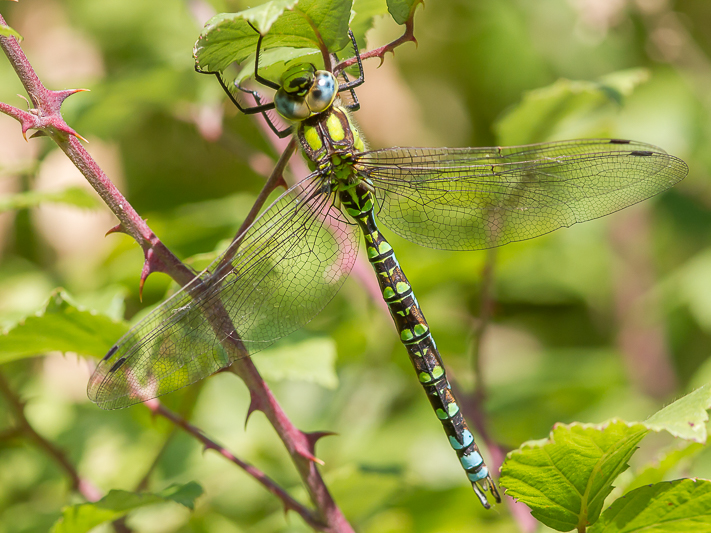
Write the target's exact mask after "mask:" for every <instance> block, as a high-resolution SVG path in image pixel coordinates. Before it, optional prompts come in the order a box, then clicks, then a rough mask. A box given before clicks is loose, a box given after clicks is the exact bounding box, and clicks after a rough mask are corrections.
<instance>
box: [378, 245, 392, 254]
mask: <svg viewBox="0 0 711 533" xmlns="http://www.w3.org/2000/svg"><path fill="white" fill-rule="evenodd" d="M392 249H393V247H392V246H390V244H389V243H387V242H381V243H380V246H378V250H380V253H381V255H382V254H385V253H387V252H389V251H390V250H392Z"/></svg>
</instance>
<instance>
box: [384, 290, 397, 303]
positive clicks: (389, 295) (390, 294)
mask: <svg viewBox="0 0 711 533" xmlns="http://www.w3.org/2000/svg"><path fill="white" fill-rule="evenodd" d="M394 296H395V291H394V290H393V289H392V287H385V289H384V290H383V298H385V299H386V300H389V299H390V298H392V297H394Z"/></svg>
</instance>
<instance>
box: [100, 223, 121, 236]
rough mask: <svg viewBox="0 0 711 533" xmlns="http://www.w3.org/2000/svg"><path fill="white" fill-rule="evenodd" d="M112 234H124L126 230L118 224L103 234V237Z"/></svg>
mask: <svg viewBox="0 0 711 533" xmlns="http://www.w3.org/2000/svg"><path fill="white" fill-rule="evenodd" d="M112 233H123V234H126V230H125V229H123V226H122V225H121V223H120V222H119V223H118V224H116V225H115V226H114V227H113V228H111V229H110V230H109V231H107V232H106V233H105V234H104V237H108V236H109V235H111V234H112Z"/></svg>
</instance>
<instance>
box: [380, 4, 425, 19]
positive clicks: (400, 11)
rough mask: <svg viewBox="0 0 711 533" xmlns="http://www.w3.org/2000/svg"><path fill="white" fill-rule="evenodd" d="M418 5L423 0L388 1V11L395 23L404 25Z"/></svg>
mask: <svg viewBox="0 0 711 533" xmlns="http://www.w3.org/2000/svg"><path fill="white" fill-rule="evenodd" d="M420 3H423V0H388V11H389V12H390V15H392V17H393V19H394V20H395V22H397V23H398V24H405V22H407V21H408V19H409V18H410V17H411V16H412V15H413V13H414V12H415V9H416V8H417V4H420Z"/></svg>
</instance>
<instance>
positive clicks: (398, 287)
mask: <svg viewBox="0 0 711 533" xmlns="http://www.w3.org/2000/svg"><path fill="white" fill-rule="evenodd" d="M409 290H410V286H409V285H408V284H407V283H405V282H404V281H398V282H397V283H396V284H395V291H396V292H397V293H398V294H404V293H406V292H407V291H409Z"/></svg>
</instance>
